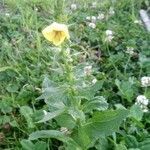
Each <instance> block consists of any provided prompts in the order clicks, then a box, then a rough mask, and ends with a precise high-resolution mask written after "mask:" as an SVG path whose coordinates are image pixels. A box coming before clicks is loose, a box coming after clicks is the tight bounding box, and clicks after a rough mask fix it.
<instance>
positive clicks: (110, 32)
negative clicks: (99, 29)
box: [105, 30, 114, 42]
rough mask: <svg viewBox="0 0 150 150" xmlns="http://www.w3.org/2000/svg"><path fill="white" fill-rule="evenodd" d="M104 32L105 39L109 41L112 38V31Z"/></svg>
mask: <svg viewBox="0 0 150 150" xmlns="http://www.w3.org/2000/svg"><path fill="white" fill-rule="evenodd" d="M105 33H106V38H105V41H108V42H111V41H112V39H113V38H114V36H113V31H112V30H106V31H105Z"/></svg>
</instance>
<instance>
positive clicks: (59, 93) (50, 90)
mask: <svg viewBox="0 0 150 150" xmlns="http://www.w3.org/2000/svg"><path fill="white" fill-rule="evenodd" d="M37 99H44V100H45V103H46V104H48V105H49V106H53V107H54V108H58V109H60V106H62V107H64V103H66V102H67V91H66V87H63V86H59V85H57V84H56V83H54V82H53V81H51V80H49V79H48V78H45V79H44V81H43V94H42V95H41V96H40V97H39V98H37ZM58 104H59V106H58Z"/></svg>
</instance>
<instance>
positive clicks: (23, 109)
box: [20, 106, 35, 128]
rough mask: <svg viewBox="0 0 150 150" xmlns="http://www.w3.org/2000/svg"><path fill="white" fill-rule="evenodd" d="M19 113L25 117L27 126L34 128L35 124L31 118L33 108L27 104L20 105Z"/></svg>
mask: <svg viewBox="0 0 150 150" xmlns="http://www.w3.org/2000/svg"><path fill="white" fill-rule="evenodd" d="M20 113H21V114H22V115H23V116H24V117H25V119H26V121H27V124H28V128H34V127H35V125H34V123H33V120H32V115H33V110H32V109H31V108H30V107H28V106H22V107H21V108H20Z"/></svg>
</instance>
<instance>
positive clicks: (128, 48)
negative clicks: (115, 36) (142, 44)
mask: <svg viewBox="0 0 150 150" xmlns="http://www.w3.org/2000/svg"><path fill="white" fill-rule="evenodd" d="M126 53H128V54H130V55H133V54H134V48H133V47H127V50H126Z"/></svg>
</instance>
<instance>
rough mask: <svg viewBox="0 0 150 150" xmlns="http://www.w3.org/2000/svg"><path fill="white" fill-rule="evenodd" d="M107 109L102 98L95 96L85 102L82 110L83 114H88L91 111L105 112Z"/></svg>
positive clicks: (106, 104)
mask: <svg viewBox="0 0 150 150" xmlns="http://www.w3.org/2000/svg"><path fill="white" fill-rule="evenodd" d="M107 108H108V103H107V102H106V100H105V98H104V97H103V96H97V97H95V98H94V99H93V100H90V101H87V102H86V103H84V104H83V106H82V110H83V111H84V112H85V113H89V112H91V111H93V110H98V111H102V110H106V109H107Z"/></svg>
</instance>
